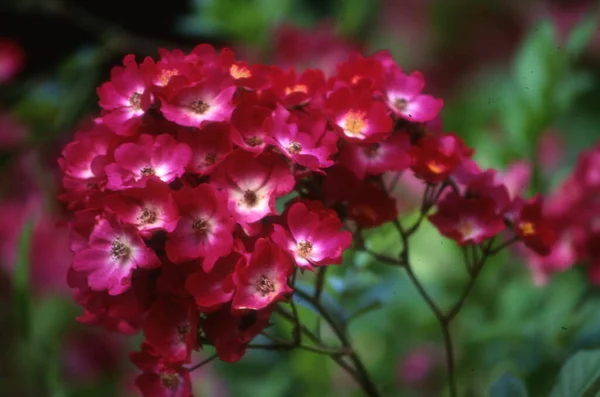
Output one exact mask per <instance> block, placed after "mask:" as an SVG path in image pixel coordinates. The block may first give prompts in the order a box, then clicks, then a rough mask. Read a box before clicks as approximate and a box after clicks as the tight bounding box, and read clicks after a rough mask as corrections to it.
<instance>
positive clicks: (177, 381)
mask: <svg viewBox="0 0 600 397" xmlns="http://www.w3.org/2000/svg"><path fill="white" fill-rule="evenodd" d="M129 357H130V358H131V361H132V362H133V364H134V365H135V366H136V367H138V368H139V369H141V370H142V371H143V373H142V374H140V375H139V376H138V377H137V378H136V380H135V384H136V385H137V386H138V388H139V389H140V391H141V392H142V396H143V397H191V396H192V384H191V380H190V374H189V372H188V371H187V369H186V368H184V367H182V365H181V363H169V362H167V361H165V360H164V359H163V358H162V357H161V356H160V355H159V354H158V353H157V352H156V351H155V350H154V348H153V347H152V345H150V344H149V343H148V342H144V343H142V351H141V352H133V353H131V354H130V356H129Z"/></svg>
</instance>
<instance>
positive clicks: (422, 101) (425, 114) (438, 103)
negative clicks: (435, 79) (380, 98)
mask: <svg viewBox="0 0 600 397" xmlns="http://www.w3.org/2000/svg"><path fill="white" fill-rule="evenodd" d="M423 87H425V79H423V75H422V74H421V73H419V72H413V73H412V74H410V75H406V74H404V73H403V72H402V71H400V70H396V71H394V72H392V73H389V74H387V76H386V81H385V82H384V88H385V91H386V103H387V104H388V106H389V108H390V109H392V111H393V112H394V114H396V115H397V116H399V117H402V118H404V119H406V120H409V121H413V122H420V123H423V122H427V121H431V120H433V119H435V118H436V117H437V115H438V113H439V112H440V110H441V109H442V107H443V106H444V102H443V101H442V100H441V99H436V98H434V97H432V96H430V95H422V94H421V91H422V90H423Z"/></svg>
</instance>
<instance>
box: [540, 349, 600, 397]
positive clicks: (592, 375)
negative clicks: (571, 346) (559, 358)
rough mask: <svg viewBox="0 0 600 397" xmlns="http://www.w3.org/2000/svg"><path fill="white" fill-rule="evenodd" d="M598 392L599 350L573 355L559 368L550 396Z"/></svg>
mask: <svg viewBox="0 0 600 397" xmlns="http://www.w3.org/2000/svg"><path fill="white" fill-rule="evenodd" d="M599 393H600V350H587V351H586V350H584V351H580V352H578V353H576V354H575V355H573V356H572V357H571V358H570V359H569V360H568V361H567V362H566V364H565V365H564V366H563V368H562V369H561V370H560V374H559V375H558V382H557V383H556V385H555V386H554V388H553V389H552V392H551V393H550V397H595V396H598V395H599Z"/></svg>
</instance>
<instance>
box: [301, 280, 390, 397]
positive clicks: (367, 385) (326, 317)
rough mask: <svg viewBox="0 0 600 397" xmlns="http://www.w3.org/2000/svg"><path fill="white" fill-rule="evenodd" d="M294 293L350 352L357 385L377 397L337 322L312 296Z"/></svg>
mask: <svg viewBox="0 0 600 397" xmlns="http://www.w3.org/2000/svg"><path fill="white" fill-rule="evenodd" d="M295 293H296V294H298V295H299V296H300V297H301V298H302V299H304V300H306V301H307V302H309V303H310V304H311V305H312V306H313V307H314V308H315V309H317V311H318V312H319V314H320V315H321V317H323V319H324V320H325V321H326V322H327V323H328V324H329V326H330V327H331V329H332V330H333V332H334V333H335V334H336V336H337V337H338V339H339V340H340V342H342V345H343V346H344V347H345V348H347V349H348V350H350V352H351V353H350V354H349V358H350V360H351V361H352V363H353V364H354V367H355V369H356V372H357V375H358V379H360V381H359V383H360V384H361V385H362V387H363V389H364V391H365V392H366V393H367V395H368V396H370V397H379V396H380V394H379V391H378V390H377V388H376V387H375V384H374V383H373V381H372V380H371V377H370V376H369V373H368V372H367V369H366V368H365V366H364V364H363V362H362V361H361V360H360V358H359V357H358V355H357V354H356V352H355V351H354V349H353V348H352V344H351V343H350V340H349V339H348V337H347V336H346V333H345V332H344V330H343V329H342V327H341V326H340V325H339V324H337V322H336V321H335V320H334V319H333V317H331V315H330V314H329V312H328V311H327V310H325V308H324V307H323V306H322V305H321V303H320V302H319V301H317V300H315V299H314V297H313V296H312V295H310V294H307V293H305V292H304V291H302V290H296V291H295Z"/></svg>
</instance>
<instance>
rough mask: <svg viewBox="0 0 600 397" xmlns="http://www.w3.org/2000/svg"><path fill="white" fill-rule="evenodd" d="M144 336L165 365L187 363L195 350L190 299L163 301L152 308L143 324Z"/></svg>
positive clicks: (195, 323) (195, 319)
mask: <svg viewBox="0 0 600 397" xmlns="http://www.w3.org/2000/svg"><path fill="white" fill-rule="evenodd" d="M144 336H145V337H146V340H147V341H148V343H149V344H150V345H151V346H152V348H153V350H154V351H155V352H156V353H157V354H159V355H160V356H162V357H163V359H164V360H165V361H167V362H174V363H183V362H190V356H191V353H192V351H193V350H197V349H198V342H197V340H198V316H197V313H196V308H195V307H194V304H193V302H192V301H190V300H189V299H181V298H171V297H163V298H161V299H159V300H157V301H156V302H154V304H153V305H152V308H151V309H150V313H149V314H148V317H147V318H146V320H145V321H144Z"/></svg>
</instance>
